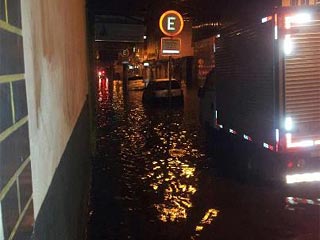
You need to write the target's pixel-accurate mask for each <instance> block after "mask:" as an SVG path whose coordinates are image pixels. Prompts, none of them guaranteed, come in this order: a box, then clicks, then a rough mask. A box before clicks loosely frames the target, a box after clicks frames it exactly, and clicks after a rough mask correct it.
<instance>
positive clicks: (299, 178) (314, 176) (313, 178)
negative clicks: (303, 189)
mask: <svg viewBox="0 0 320 240" xmlns="http://www.w3.org/2000/svg"><path fill="white" fill-rule="evenodd" d="M286 181H287V184H293V183H301V182H319V181H320V172H314V173H303V174H294V175H287V176H286Z"/></svg>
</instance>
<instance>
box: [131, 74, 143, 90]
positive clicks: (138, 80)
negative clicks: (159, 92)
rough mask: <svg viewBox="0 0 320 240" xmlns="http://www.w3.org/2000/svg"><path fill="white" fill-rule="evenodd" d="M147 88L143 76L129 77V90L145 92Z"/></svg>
mask: <svg viewBox="0 0 320 240" xmlns="http://www.w3.org/2000/svg"><path fill="white" fill-rule="evenodd" d="M145 87H146V80H145V79H143V76H140V75H135V76H131V77H128V90H143V89H144V88H145Z"/></svg>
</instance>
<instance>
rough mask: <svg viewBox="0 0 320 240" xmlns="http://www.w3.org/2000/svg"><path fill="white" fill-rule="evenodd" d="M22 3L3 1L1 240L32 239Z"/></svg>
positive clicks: (0, 4)
mask: <svg viewBox="0 0 320 240" xmlns="http://www.w3.org/2000/svg"><path fill="white" fill-rule="evenodd" d="M22 42H23V36H22V30H21V11H20V1H3V0H0V240H4V239H28V238H30V235H31V232H32V226H33V222H34V221H33V204H32V181H31V164H30V148H29V132H28V109H27V98H26V81H25V76H24V59H23V44H22Z"/></svg>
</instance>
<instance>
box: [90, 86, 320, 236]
mask: <svg viewBox="0 0 320 240" xmlns="http://www.w3.org/2000/svg"><path fill="white" fill-rule="evenodd" d="M184 92H185V104H184V107H181V108H174V109H167V108H160V107H154V108H145V107H144V106H143V104H142V102H141V98H142V92H141V91H129V92H128V93H127V94H124V93H123V89H122V85H121V82H116V81H115V82H113V83H108V82H106V83H103V82H102V83H101V84H100V85H99V89H98V93H97V98H98V99H97V102H98V106H97V114H98V115H97V121H98V124H97V156H96V157H95V159H94V160H93V167H92V189H91V200H90V216H89V218H90V221H89V227H88V229H89V230H88V240H109V239H110V240H111V239H112V240H122V239H137V240H144V239H145V240H153V239H154V240H156V239H159V240H160V239H161V240H188V239H205V240H215V239H217V240H229V239H230V240H235V239H237V240H239V239H244V240H251V239H252V240H258V239H259V240H261V239H266V240H272V239H275V240H287V239H288V240H289V239H292V240H319V239H320V207H319V205H320V200H319V198H320V191H319V190H320V187H319V184H312V185H308V186H305V185H299V186H290V187H289V186H286V185H284V184H264V183H263V182H255V181H239V180H238V179H237V178H236V177H233V176H232V175H230V174H224V172H223V171H222V170H221V169H219V168H218V167H215V164H212V163H214V162H216V161H223V160H224V159H217V158H218V157H217V156H215V155H214V154H209V152H210V151H207V148H206V147H207V146H208V145H210V144H207V143H206V139H205V138H204V133H203V131H202V130H201V128H200V126H199V123H198V112H197V109H198V107H197V105H198V99H197V96H196V89H186V88H185V89H184ZM219 158H223V156H220V157H219ZM308 200H309V201H308Z"/></svg>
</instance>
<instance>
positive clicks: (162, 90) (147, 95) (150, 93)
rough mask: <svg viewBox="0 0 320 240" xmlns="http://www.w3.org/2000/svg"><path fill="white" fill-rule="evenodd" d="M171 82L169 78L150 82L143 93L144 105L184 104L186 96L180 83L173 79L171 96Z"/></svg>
mask: <svg viewBox="0 0 320 240" xmlns="http://www.w3.org/2000/svg"><path fill="white" fill-rule="evenodd" d="M169 87H170V81H169V79H168V78H165V79H156V80H153V81H150V82H149V84H148V85H147V87H146V88H145V89H144V91H143V95H142V101H143V102H144V103H154V102H169V101H170V99H171V102H172V103H179V104H183V102H184V94H183V90H182V88H181V85H180V83H179V82H178V81H177V80H176V79H171V94H170V91H169Z"/></svg>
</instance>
